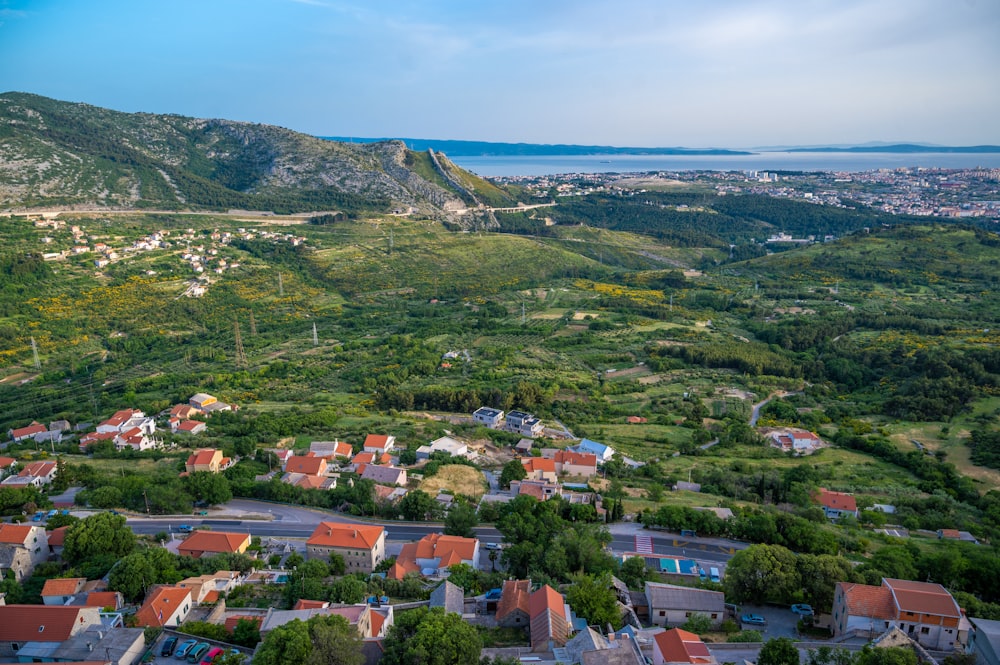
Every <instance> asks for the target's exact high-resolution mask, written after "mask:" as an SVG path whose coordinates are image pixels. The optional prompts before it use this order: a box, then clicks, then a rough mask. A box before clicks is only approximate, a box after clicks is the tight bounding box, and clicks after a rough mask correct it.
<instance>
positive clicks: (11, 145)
mask: <svg viewBox="0 0 1000 665" xmlns="http://www.w3.org/2000/svg"><path fill="white" fill-rule="evenodd" d="M421 161H422V160H421V159H419V158H418V159H414V156H413V154H411V153H410V152H409V151H408V150H407V149H406V146H405V145H404V144H403V143H401V142H398V141H386V142H382V143H370V144H363V145H354V144H347V143H338V142H335V141H328V140H324V139H319V138H316V137H313V136H309V135H306V134H300V133H298V132H293V131H291V130H288V129H283V128H281V127H274V126H270V125H258V124H252V123H246V122H234V121H230V120H204V119H198V118H188V117H184V116H178V115H158V114H148V113H120V112H118V111H112V110H109V109H104V108H99V107H95V106H89V105H87V104H75V103H69V102H61V101H57V100H53V99H48V98H45V97H39V96H37V95H30V94H25V93H5V94H2V95H0V209H5V208H6V209H22V208H33V207H42V206H47V207H55V206H58V207H73V208H79V209H84V208H143V209H215V210H226V209H233V208H236V209H247V210H271V211H274V212H278V213H290V212H308V211H321V210H340V211H345V212H348V213H358V212H365V211H371V212H376V211H387V210H390V209H393V208H399V207H415V208H417V209H419V210H421V211H423V212H426V213H430V214H435V213H441V212H444V211H447V210H454V209H456V208H464V207H466V206H467V205H469V204H474V203H475V201H470V200H469V196H468V191H467V190H465V189H463V188H460V187H456V186H454V184H453V181H452V180H450V179H447V178H440V177H434V174H428V173H427V172H426V171H423V172H422V171H421V170H420V169H414V168H413V167H412V165H413V164H414V163H419V162H421ZM449 168H451V169H455V168H457V167H454V165H453V164H450V163H449ZM466 177H467V178H473V179H476V180H478V178H476V177H475V176H472V175H471V174H468V173H465V174H464V177H463V181H464V180H465V179H466ZM484 187H486V185H484Z"/></svg>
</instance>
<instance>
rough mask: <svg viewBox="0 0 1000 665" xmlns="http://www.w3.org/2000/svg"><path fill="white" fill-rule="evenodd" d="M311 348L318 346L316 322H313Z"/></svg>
mask: <svg viewBox="0 0 1000 665" xmlns="http://www.w3.org/2000/svg"><path fill="white" fill-rule="evenodd" d="M313 346H319V334H318V333H317V332H316V322H315V321H314V322H313Z"/></svg>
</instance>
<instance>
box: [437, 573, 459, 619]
mask: <svg viewBox="0 0 1000 665" xmlns="http://www.w3.org/2000/svg"><path fill="white" fill-rule="evenodd" d="M430 606H431V607H443V608H444V611H445V612H454V613H455V614H464V613H465V590H464V589H462V587H460V586H456V585H454V584H452V583H451V582H449V581H448V580H445V581H444V582H442V583H441V585H440V586H438V588H436V589H434V591H432V592H431V604H430Z"/></svg>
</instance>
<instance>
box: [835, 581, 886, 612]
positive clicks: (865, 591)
mask: <svg viewBox="0 0 1000 665" xmlns="http://www.w3.org/2000/svg"><path fill="white" fill-rule="evenodd" d="M837 587H838V588H839V589H841V590H842V591H843V593H844V604H845V606H846V608H847V614H848V615H850V616H857V617H870V618H873V619H895V618H896V606H895V604H894V603H893V601H892V592H891V591H890V590H889V589H888V588H887V587H884V586H872V585H870V584H854V583H852V582H838V583H837Z"/></svg>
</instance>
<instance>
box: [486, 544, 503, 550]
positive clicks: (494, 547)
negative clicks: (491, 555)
mask: <svg viewBox="0 0 1000 665" xmlns="http://www.w3.org/2000/svg"><path fill="white" fill-rule="evenodd" d="M486 549H488V550H498V549H501V545H500V543H486Z"/></svg>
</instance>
